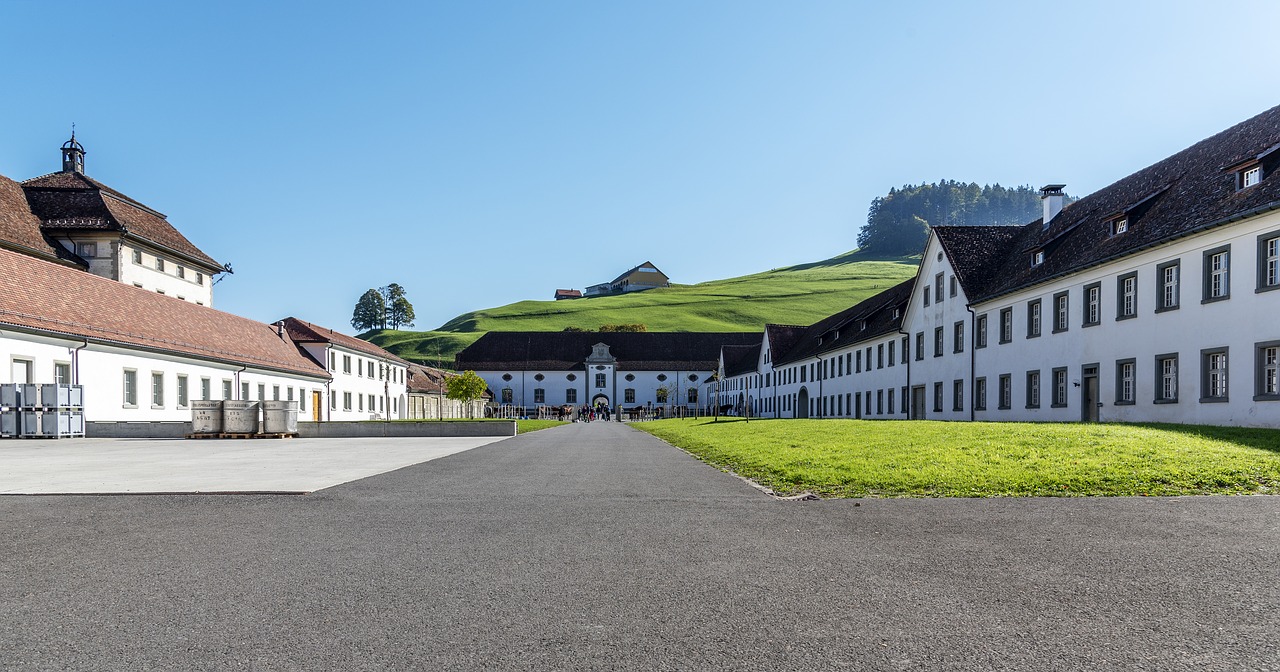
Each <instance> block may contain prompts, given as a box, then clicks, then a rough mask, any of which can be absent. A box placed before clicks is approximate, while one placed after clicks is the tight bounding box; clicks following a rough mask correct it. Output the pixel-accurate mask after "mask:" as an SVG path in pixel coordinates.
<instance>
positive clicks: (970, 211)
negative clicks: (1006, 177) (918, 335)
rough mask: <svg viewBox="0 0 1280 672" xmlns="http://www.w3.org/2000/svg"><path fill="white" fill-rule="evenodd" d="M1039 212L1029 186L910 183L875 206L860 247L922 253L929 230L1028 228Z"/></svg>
mask: <svg viewBox="0 0 1280 672" xmlns="http://www.w3.org/2000/svg"><path fill="white" fill-rule="evenodd" d="M1070 200H1071V199H1070V198H1068V202H1070ZM1040 212H1041V205H1040V192H1039V190H1037V189H1033V188H1032V187H1031V186H1030V185H1025V186H1020V187H1017V188H1014V189H1008V188H1006V187H1002V186H1000V185H999V184H994V185H986V186H978V183H976V182H969V183H967V184H966V183H964V182H957V181H955V180H940V181H938V182H935V183H932V184H921V185H914V184H908V185H904V186H903V187H902V188H901V189H890V190H889V193H888V194H886V195H885V196H882V197H880V198H876V199H875V200H873V201H871V207H870V208H868V209H867V224H866V226H864V227H862V230H861V231H859V232H858V248H859V249H862V250H867V251H869V252H873V253H875V254H882V255H886V256H889V255H908V254H918V253H919V252H920V250H921V249H922V248H923V247H924V241H925V239H926V238H927V237H928V235H929V226H930V225H948V224H951V225H969V226H983V225H992V226H998V225H1010V224H1027V223H1029V222H1032V221H1034V220H1035V219H1036V218H1037V217H1039V216H1040Z"/></svg>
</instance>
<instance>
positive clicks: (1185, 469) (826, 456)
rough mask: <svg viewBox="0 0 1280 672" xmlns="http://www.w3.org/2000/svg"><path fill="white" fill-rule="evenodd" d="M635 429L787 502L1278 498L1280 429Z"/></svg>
mask: <svg viewBox="0 0 1280 672" xmlns="http://www.w3.org/2000/svg"><path fill="white" fill-rule="evenodd" d="M632 426H633V427H635V428H637V429H640V430H643V431H646V432H649V433H651V434H653V435H654V436H656V437H658V438H660V439H663V440H665V441H667V442H668V443H671V444H673V445H675V446H678V447H680V448H682V449H684V450H686V451H688V452H689V453H691V454H692V455H694V456H695V457H697V458H698V459H701V460H703V461H704V462H707V463H708V464H711V465H714V466H716V467H719V468H721V469H723V470H725V471H729V472H732V473H735V474H738V475H739V476H743V477H745V478H749V479H751V480H752V481H755V482H756V483H758V484H760V485H762V486H764V487H766V488H769V489H771V490H773V491H774V492H775V493H777V494H780V495H796V494H800V493H813V494H817V495H819V496H822V497H1043V496H1048V497H1066V496H1119V495H1123V496H1144V495H1161V496H1171V495H1212V494H1276V493H1280V430H1274V429H1250V428H1234V427H1205V426H1192V425H1120V424H1080V423H1072V424H1066V423H1016V422H1003V423H992V422H933V421H923V420H906V421H894V420H888V421H886V420H877V421H871V420H751V421H750V422H746V421H743V420H741V419H736V418H735V419H732V420H728V419H722V420H720V421H719V422H716V421H714V420H711V419H699V420H662V421H658V422H646V423H636V424H634V425H632Z"/></svg>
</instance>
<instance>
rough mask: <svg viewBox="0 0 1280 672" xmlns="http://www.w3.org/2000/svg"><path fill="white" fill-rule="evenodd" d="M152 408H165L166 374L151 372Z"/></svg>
mask: <svg viewBox="0 0 1280 672" xmlns="http://www.w3.org/2000/svg"><path fill="white" fill-rule="evenodd" d="M151 408H164V374H163V373H161V372H159V371H152V372H151Z"/></svg>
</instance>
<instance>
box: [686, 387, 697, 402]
mask: <svg viewBox="0 0 1280 672" xmlns="http://www.w3.org/2000/svg"><path fill="white" fill-rule="evenodd" d="M688 398H689V403H691V404H696V403H698V388H696V387H691V388H689V395H688Z"/></svg>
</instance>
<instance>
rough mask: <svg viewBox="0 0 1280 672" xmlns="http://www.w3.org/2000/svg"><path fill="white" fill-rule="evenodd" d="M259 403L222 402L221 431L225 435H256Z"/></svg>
mask: <svg viewBox="0 0 1280 672" xmlns="http://www.w3.org/2000/svg"><path fill="white" fill-rule="evenodd" d="M260 408H261V402H258V401H231V400H227V401H224V402H222V431H223V432H224V433H227V434H257V433H258V411H259V409H260Z"/></svg>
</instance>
